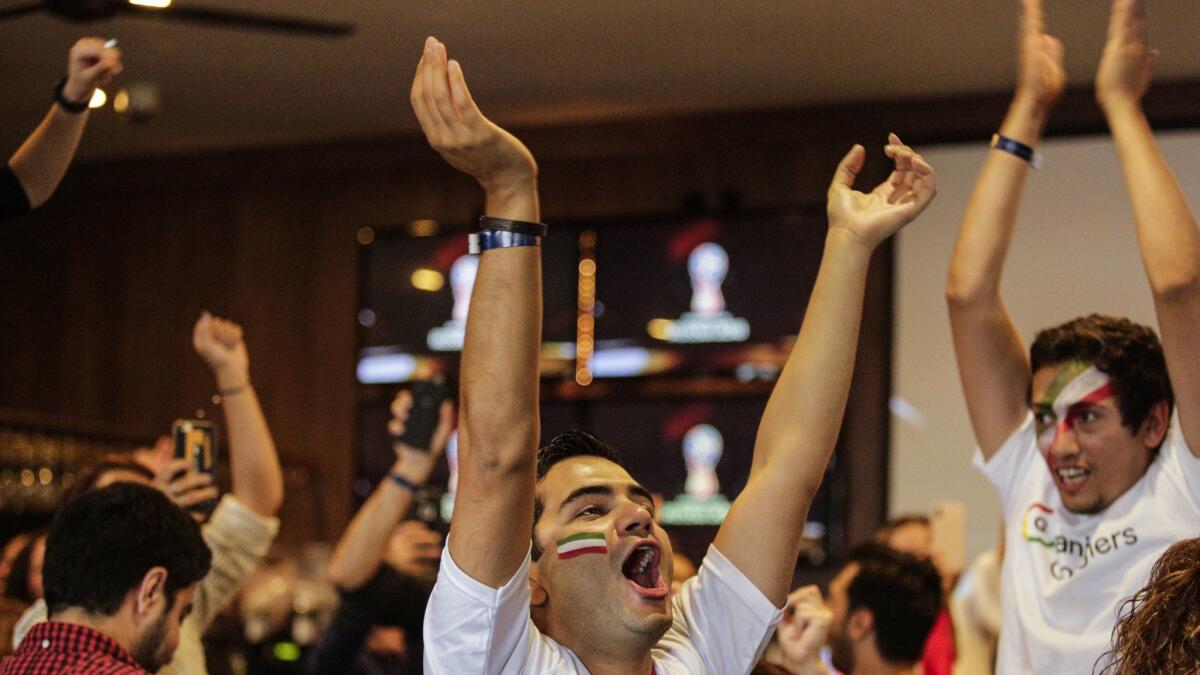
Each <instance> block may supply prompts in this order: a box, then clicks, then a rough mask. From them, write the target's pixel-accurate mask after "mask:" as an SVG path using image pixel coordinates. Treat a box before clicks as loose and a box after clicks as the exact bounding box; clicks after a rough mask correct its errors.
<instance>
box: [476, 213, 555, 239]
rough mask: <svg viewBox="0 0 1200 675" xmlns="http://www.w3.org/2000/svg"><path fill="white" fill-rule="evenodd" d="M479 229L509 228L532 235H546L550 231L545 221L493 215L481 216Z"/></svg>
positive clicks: (518, 232)
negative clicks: (528, 221)
mask: <svg viewBox="0 0 1200 675" xmlns="http://www.w3.org/2000/svg"><path fill="white" fill-rule="evenodd" d="M479 229H481V230H507V231H509V232H512V233H514V234H527V235H529V236H531V237H544V236H546V233H547V232H549V231H550V228H549V227H547V226H546V224H545V223H527V222H525V221H523V220H509V219H507V218H493V217H491V216H481V217H480V218H479Z"/></svg>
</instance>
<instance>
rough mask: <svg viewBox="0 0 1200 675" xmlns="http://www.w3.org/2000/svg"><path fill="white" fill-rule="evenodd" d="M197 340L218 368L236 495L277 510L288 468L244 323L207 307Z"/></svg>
mask: <svg viewBox="0 0 1200 675" xmlns="http://www.w3.org/2000/svg"><path fill="white" fill-rule="evenodd" d="M192 345H193V346H194V347H195V348H196V353H197V354H199V355H200V356H201V358H203V359H204V361H205V362H206V363H208V365H209V367H210V368H212V371H213V376H214V377H215V378H216V381H217V390H218V392H220V394H221V408H222V409H224V411H225V427H226V431H227V432H228V434H229V465H230V472H231V473H232V475H233V490H232V492H233V496H235V497H237V498H238V501H240V502H241V503H242V504H244V505H246V507H247V508H249V509H251V510H252V511H254V512H255V513H257V514H259V515H262V516H274V515H275V514H276V513H277V512H278V511H279V507H280V506H281V505H282V504H283V471H282V470H281V469H280V467H279V455H278V454H277V453H276V452H275V441H274V440H273V439H272V438H271V430H270V429H268V428H267V420H266V418H265V417H263V412H262V407H261V406H259V404H258V395H257V394H255V392H254V386H253V384H251V382H250V357H249V355H248V354H247V352H246V343H245V341H244V340H243V339H242V327H241V326H239V325H237V324H236V323H233V322H232V321H226V320H225V319H220V318H217V317H215V316H212V315H211V314H209V313H208V312H205V313H204V314H203V315H201V316H200V320H199V321H197V322H196V326H195V328H194V329H193V331H192Z"/></svg>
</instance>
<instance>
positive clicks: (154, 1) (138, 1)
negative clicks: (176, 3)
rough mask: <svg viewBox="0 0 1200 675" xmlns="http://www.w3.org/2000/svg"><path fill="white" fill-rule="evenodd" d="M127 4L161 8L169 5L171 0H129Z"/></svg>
mask: <svg viewBox="0 0 1200 675" xmlns="http://www.w3.org/2000/svg"><path fill="white" fill-rule="evenodd" d="M129 4H131V5H138V6H140V7H157V8H158V9H163V8H165V7H170V6H171V0H129Z"/></svg>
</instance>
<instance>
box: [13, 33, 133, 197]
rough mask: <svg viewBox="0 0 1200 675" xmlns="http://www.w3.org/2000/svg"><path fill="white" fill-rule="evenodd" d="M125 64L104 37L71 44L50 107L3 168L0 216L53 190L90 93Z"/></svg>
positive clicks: (72, 146) (85, 113) (64, 170)
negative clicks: (64, 72)
mask: <svg viewBox="0 0 1200 675" xmlns="http://www.w3.org/2000/svg"><path fill="white" fill-rule="evenodd" d="M112 42H116V41H115V40H113V41H112ZM121 68H122V66H121V52H120V50H118V49H117V48H116V47H115V46H114V45H113V44H112V43H110V42H105V41H104V40H103V39H101V38H94V37H93V38H84V39H82V40H80V41H79V42H76V43H75V46H73V47H71V52H70V54H69V55H68V58H67V76H66V77H65V78H63V80H62V82H60V83H59V84H58V86H57V87H55V89H54V104H53V105H52V106H51V107H50V112H48V113H46V117H45V118H44V119H43V120H42V123H41V124H40V125H38V128H37V129H34V131H33V133H32V134H30V135H29V138H27V139H25V142H24V143H22V144H21V147H20V148H18V149H17V151H16V152H15V153H13V156H12V157H11V158H9V160H8V164H7V165H6V166H5V167H4V168H3V169H0V220H8V219H10V218H15V217H16V216H19V215H21V214H22V213H25V212H26V211H29V210H30V209H36V208H37V207H39V206H41V205H42V204H44V203H45V202H46V200H47V199H50V195H52V194H54V190H55V189H56V188H57V187H58V183H59V181H61V180H62V178H63V175H65V174H66V173H67V167H68V166H70V165H71V159H72V158H73V157H74V156H75V150H76V149H77V148H78V147H79V140H80V139H81V138H82V137H83V128H84V126H86V125H87V118H88V104H89V103H91V100H92V92H94V91H96V87H103V86H105V85H107V84H108V83H109V82H111V81H112V79H113V78H114V77H116V76H117V75H119V74H120V73H121Z"/></svg>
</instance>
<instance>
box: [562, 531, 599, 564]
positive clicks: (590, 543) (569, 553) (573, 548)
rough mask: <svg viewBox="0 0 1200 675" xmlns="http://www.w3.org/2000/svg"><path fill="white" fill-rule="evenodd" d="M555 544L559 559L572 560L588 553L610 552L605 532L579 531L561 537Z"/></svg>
mask: <svg viewBox="0 0 1200 675" xmlns="http://www.w3.org/2000/svg"><path fill="white" fill-rule="evenodd" d="M555 546H556V547H557V549H558V559H559V560H570V559H571V558H578V557H579V556H581V555H587V554H588V553H608V544H607V543H606V542H605V541H604V533H603V532H579V533H576V534H573V535H571V536H569V537H563V538H562V539H559V540H558V542H557V543H556V544H555Z"/></svg>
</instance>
